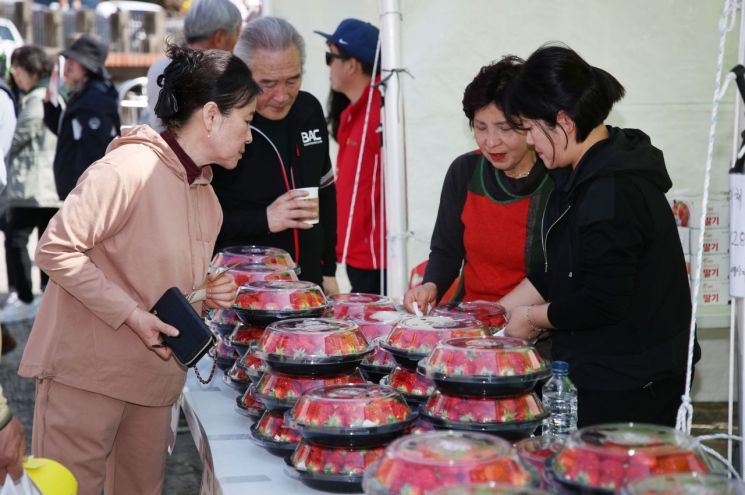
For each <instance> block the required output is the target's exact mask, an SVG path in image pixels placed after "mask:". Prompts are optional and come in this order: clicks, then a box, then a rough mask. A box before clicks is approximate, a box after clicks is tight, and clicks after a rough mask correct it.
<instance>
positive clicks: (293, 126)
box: [212, 17, 339, 294]
mask: <svg viewBox="0 0 745 495" xmlns="http://www.w3.org/2000/svg"><path fill="white" fill-rule="evenodd" d="M234 51H235V54H236V55H237V56H238V57H239V58H241V59H242V60H243V61H244V62H246V65H248V67H249V68H250V69H251V72H252V73H253V77H254V79H255V80H256V82H257V83H259V86H261V93H260V94H259V96H258V100H257V104H256V116H255V118H254V120H253V123H252V126H251V127H252V130H253V131H254V140H253V142H252V143H251V144H249V145H247V146H246V152H245V153H244V155H243V158H241V159H240V161H239V162H238V166H237V167H236V168H235V169H234V170H223V169H215V171H214V172H215V175H214V178H213V179H212V187H214V189H215V193H216V194H217V198H218V199H219V200H220V205H221V206H222V210H223V214H224V220H223V225H222V229H221V230H220V235H219V237H218V239H217V248H218V249H220V248H222V247H225V246H230V245H243V244H256V245H264V246H273V247H278V248H282V249H284V250H286V251H288V252H289V253H290V255H292V257H293V258H294V259H295V262H296V263H297V264H298V265H299V266H300V268H301V272H300V278H301V279H303V280H307V281H309V282H314V283H316V284H319V285H322V286H323V289H324V291H325V292H326V294H335V293H337V292H338V291H339V288H338V285H337V283H336V251H335V250H336V189H335V186H334V172H333V169H332V167H331V159H330V158H329V139H328V131H327V129H326V120H325V118H324V116H323V109H322V108H321V104H320V103H319V102H318V100H317V99H315V98H314V97H313V96H312V95H311V94H310V93H306V92H304V91H300V85H301V81H302V74H303V62H304V61H305V42H304V40H303V38H302V36H300V34H299V33H298V32H297V30H296V29H295V28H294V27H293V26H292V25H291V24H290V23H289V22H287V21H286V20H284V19H280V18H278V17H262V18H259V19H255V20H253V21H251V22H249V23H248V24H247V25H246V27H245V28H244V29H243V31H242V32H241V34H240V37H239V39H238V43H237V44H236V46H235V50H234ZM303 187H318V188H319V193H318V197H319V198H318V200H307V199H302V198H303V197H305V196H307V195H308V192H307V191H297V190H295V189H298V188H303ZM316 217H317V218H318V223H316V224H311V223H306V221H308V220H312V219H314V218H316Z"/></svg>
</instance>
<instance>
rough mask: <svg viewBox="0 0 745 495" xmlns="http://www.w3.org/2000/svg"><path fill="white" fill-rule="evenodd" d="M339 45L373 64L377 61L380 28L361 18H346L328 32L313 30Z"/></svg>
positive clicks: (356, 56) (358, 57)
mask: <svg viewBox="0 0 745 495" xmlns="http://www.w3.org/2000/svg"><path fill="white" fill-rule="evenodd" d="M313 32H314V33H318V34H320V35H321V36H323V37H324V38H326V39H327V40H328V41H330V42H331V43H333V44H335V45H337V46H338V47H339V48H341V49H342V50H344V51H345V52H347V53H349V54H351V55H352V56H354V57H355V58H357V59H359V60H361V61H363V62H367V63H368V64H370V65H372V64H373V63H375V49H376V48H377V47H378V35H379V33H380V31H379V30H378V28H376V27H375V26H373V25H372V24H370V23H369V22H364V21H361V20H359V19H344V20H343V21H341V23H339V26H338V27H337V28H336V31H334V34H326V33H322V32H320V31H313Z"/></svg>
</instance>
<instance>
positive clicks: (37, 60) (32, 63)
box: [10, 45, 54, 79]
mask: <svg viewBox="0 0 745 495" xmlns="http://www.w3.org/2000/svg"><path fill="white" fill-rule="evenodd" d="M10 65H11V66H13V65H16V66H18V67H20V68H21V69H23V70H25V71H26V72H28V73H29V74H31V75H32V76H36V77H38V78H39V79H45V78H47V77H49V76H51V75H52V69H54V62H52V59H51V58H50V57H49V56H48V55H47V54H46V52H45V51H44V50H42V49H41V48H39V47H38V46H34V45H26V46H21V47H19V48H16V49H15V50H13V54H12V55H11V56H10Z"/></svg>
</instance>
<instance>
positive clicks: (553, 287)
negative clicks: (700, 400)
mask: <svg viewBox="0 0 745 495" xmlns="http://www.w3.org/2000/svg"><path fill="white" fill-rule="evenodd" d="M608 131H609V133H610V136H609V137H608V139H605V140H603V141H601V142H599V143H597V144H595V145H594V146H593V147H592V148H590V149H589V150H588V151H587V153H585V155H584V156H583V157H582V159H581V160H580V162H579V163H578V164H577V167H576V168H575V169H574V170H572V169H571V168H566V169H558V170H555V171H552V172H551V175H552V177H553V178H554V181H555V183H556V187H555V189H554V192H553V194H552V196H551V197H550V198H549V201H548V204H547V205H546V210H545V213H544V218H543V228H542V232H543V246H544V262H545V263H544V266H543V267H542V268H543V269H542V270H535V271H533V272H531V273H530V275H529V277H528V278H529V279H530V281H531V282H532V283H533V285H534V286H535V287H536V288H537V289H538V290H539V292H540V293H541V294H542V295H543V297H544V299H545V300H546V301H548V302H550V306H549V309H548V318H549V320H550V321H551V323H552V324H553V325H554V326H555V327H556V330H554V331H552V332H551V335H552V340H553V347H552V357H553V358H554V359H559V360H564V361H568V362H569V363H570V368H569V371H570V377H571V379H572V380H573V381H574V383H575V384H576V385H577V386H578V387H580V388H585V389H588V390H632V389H637V388H641V387H644V386H645V385H647V384H648V383H649V382H654V381H656V380H658V379H663V378H669V377H672V376H676V375H682V374H684V373H685V363H686V357H687V350H688V335H689V325H690V318H691V295H690V289H689V286H688V276H687V273H686V266H685V260H684V258H683V250H682V248H681V245H680V241H679V239H678V233H677V229H676V226H675V220H674V218H673V215H672V211H671V209H670V206H669V205H668V202H667V200H666V198H665V192H666V191H668V190H669V189H670V187H671V186H672V181H671V180H670V176H669V175H668V173H667V169H666V168H665V161H664V158H663V156H662V152H661V151H660V150H659V149H657V148H655V147H654V146H652V144H651V142H650V140H649V137H648V136H647V135H646V134H644V133H643V132H641V131H639V130H636V129H619V128H614V127H608Z"/></svg>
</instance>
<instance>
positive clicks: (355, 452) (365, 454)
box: [291, 441, 385, 476]
mask: <svg viewBox="0 0 745 495" xmlns="http://www.w3.org/2000/svg"><path fill="white" fill-rule="evenodd" d="M383 452H385V447H377V448H370V449H344V448H331V447H322V446H318V445H312V444H310V443H307V442H305V441H301V442H300V444H299V445H298V447H297V449H296V450H295V452H294V453H293V454H292V458H291V463H292V465H293V466H294V467H295V468H296V469H298V470H299V471H305V472H308V473H315V474H325V475H342V476H362V474H363V473H364V472H365V471H366V470H367V468H368V467H370V465H372V463H374V462H375V461H378V460H379V459H380V458H381V457H383Z"/></svg>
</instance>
